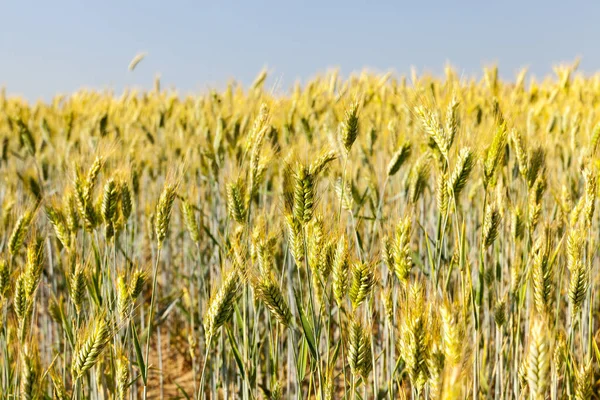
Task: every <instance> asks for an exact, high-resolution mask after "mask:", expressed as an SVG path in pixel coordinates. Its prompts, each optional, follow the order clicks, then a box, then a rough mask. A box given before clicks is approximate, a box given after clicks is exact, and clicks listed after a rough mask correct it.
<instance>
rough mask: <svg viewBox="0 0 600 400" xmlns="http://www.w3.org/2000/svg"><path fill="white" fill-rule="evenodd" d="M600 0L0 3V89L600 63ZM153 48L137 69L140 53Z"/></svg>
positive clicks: (46, 90)
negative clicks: (264, 73)
mask: <svg viewBox="0 0 600 400" xmlns="http://www.w3.org/2000/svg"><path fill="white" fill-rule="evenodd" d="M599 15H600V2H598V1H587V2H584V1H569V2H566V1H554V0H549V1H539V0H535V1H525V0H523V1H513V0H508V1H492V0H483V1H406V2H404V1H360V2H359V1H351V0H347V1H327V0H321V1H294V2H292V1H280V2H276V1H260V0H255V1H237V2H234V1H213V2H202V1H189V2H186V1H175V0H173V1H166V0H164V1H157V0H146V1H134V0H121V1H112V0H105V1H96V0H79V1H61V0H57V1H54V2H53V1H41V0H35V1H34V0H31V1H26V0H13V1H9V0H0V86H5V87H6V89H7V92H8V93H9V94H19V95H23V96H25V97H26V98H28V99H30V100H35V99H37V98H44V99H49V98H50V97H52V96H53V95H54V94H56V93H65V92H70V91H73V90H76V89H78V88H82V87H93V88H97V89H104V88H112V89H114V90H116V91H117V92H120V91H121V90H122V89H123V88H124V87H126V86H136V87H144V88H150V87H152V81H153V77H154V75H155V74H156V73H160V74H161V77H162V84H163V87H173V86H175V87H177V88H178V89H179V90H180V91H181V92H183V93H187V92H192V91H195V92H199V91H204V90H206V89H207V88H209V87H223V86H224V84H225V83H226V82H227V80H228V79H230V78H235V79H237V80H238V81H240V82H242V83H244V84H249V83H251V82H252V80H253V79H254V77H255V76H256V75H257V73H258V72H259V71H260V70H261V69H262V68H263V67H265V66H266V67H268V68H269V71H271V78H270V79H271V84H272V83H273V82H274V81H277V82H278V87H279V88H281V90H284V89H288V88H290V87H292V85H293V83H294V82H295V81H296V80H297V79H306V78H309V77H311V76H313V75H314V74H315V73H317V72H322V71H325V70H326V69H327V68H328V67H340V69H341V71H342V73H343V74H348V73H351V72H353V71H357V70H361V69H362V68H365V67H366V68H371V69H374V70H378V71H387V70H390V69H393V70H395V71H397V72H399V73H408V72H409V71H410V67H411V66H415V67H416V68H417V70H418V71H423V70H427V71H430V72H433V73H437V74H439V73H441V72H442V71H443V67H444V65H445V64H446V62H448V61H449V62H450V63H451V64H452V65H454V66H455V67H456V68H457V69H458V71H459V72H460V73H461V74H463V75H466V76H472V75H474V74H479V73H480V71H481V68H482V66H484V65H489V64H492V63H496V62H497V63H498V64H499V67H500V72H501V75H502V76H503V77H505V78H512V77H514V75H515V72H516V71H517V70H518V69H519V68H520V67H523V66H528V67H529V69H530V71H531V72H532V73H533V74H535V75H537V76H545V75H547V74H550V73H551V72H552V69H551V67H552V65H553V64H556V63H558V62H562V61H572V60H574V59H575V58H576V57H577V56H581V59H582V62H581V70H583V71H585V72H586V73H593V72H595V71H596V70H599V69H600V51H599V50H600V47H599V46H598V43H599V41H598V38H600V25H599V24H598V16H599ZM140 51H146V52H148V56H147V57H146V59H145V60H143V61H142V62H141V63H140V65H139V66H138V68H137V69H136V70H135V71H134V72H129V71H128V70H127V66H128V64H129V61H130V60H131V59H132V57H133V56H134V55H135V54H136V53H138V52H140Z"/></svg>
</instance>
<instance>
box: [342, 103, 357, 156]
mask: <svg viewBox="0 0 600 400" xmlns="http://www.w3.org/2000/svg"><path fill="white" fill-rule="evenodd" d="M358 130H359V121H358V102H354V103H352V105H351V106H350V108H349V109H348V110H346V117H345V120H344V122H343V123H342V125H341V126H340V141H341V142H342V145H343V146H344V149H345V150H346V153H350V150H351V149H352V145H353V144H354V142H355V141H356V138H357V137H358Z"/></svg>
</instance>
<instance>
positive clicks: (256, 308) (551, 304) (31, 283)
mask: <svg viewBox="0 0 600 400" xmlns="http://www.w3.org/2000/svg"><path fill="white" fill-rule="evenodd" d="M141 58H142V56H140V57H139V59H137V60H134V61H132V65H131V66H130V68H131V69H133V68H135V65H136V64H137V62H139V61H140V60H141ZM499 76H500V75H499V73H498V69H497V68H496V67H489V68H485V69H484V71H483V74H482V77H481V79H475V78H472V79H471V78H466V77H464V76H460V75H459V74H457V73H456V72H455V71H454V70H453V69H451V68H450V67H448V68H446V70H445V74H444V75H443V76H438V77H434V76H430V75H426V74H424V75H417V74H416V73H413V75H412V76H410V77H403V76H401V75H396V74H391V73H390V74H386V75H379V74H376V73H371V72H363V73H360V74H356V75H351V76H349V77H347V78H342V77H341V76H340V75H339V74H338V72H336V71H331V72H327V73H324V74H320V75H318V76H317V77H315V78H314V79H312V80H310V81H308V82H305V83H303V84H300V83H298V84H296V85H295V86H294V87H292V88H291V89H290V90H289V91H281V92H279V93H278V92H273V91H272V90H270V89H268V88H267V87H266V83H265V82H267V79H268V78H269V76H268V74H267V73H266V72H263V73H261V74H260V75H259V76H258V77H257V79H256V81H255V82H254V83H253V84H252V85H251V86H250V87H244V86H242V85H240V84H237V83H235V82H231V83H230V84H228V85H227V87H226V88H225V89H224V90H221V91H218V90H208V91H207V92H206V93H201V94H196V95H186V96H183V95H181V94H179V93H177V92H175V91H174V90H164V89H163V90H161V89H160V84H159V82H157V84H156V85H155V88H154V89H153V90H150V91H139V90H133V89H130V90H126V91H124V92H123V93H122V94H119V95H116V94H114V93H112V92H99V91H87V90H82V91H78V92H75V93H71V94H69V95H61V96H56V97H55V98H53V99H52V100H50V101H48V102H42V101H40V102H36V103H28V102H26V101H25V100H23V99H20V98H18V97H12V96H8V95H6V94H5V92H2V93H0V178H1V181H2V186H1V190H0V207H1V212H0V243H1V244H2V245H1V246H0V318H2V324H1V325H0V399H15V398H24V399H50V398H56V399H73V400H75V399H78V400H80V399H119V400H125V399H171V398H180V399H183V398H186V399H194V400H197V399H198V400H199V399H243V400H254V399H319V400H325V399H348V400H355V399H409V398H410V399H494V400H499V399H552V400H554V399H566V398H575V399H600V396H599V395H598V393H600V292H599V289H600V257H599V254H598V246H599V244H600V213H599V212H598V210H597V209H598V204H597V203H598V184H597V182H598V174H599V173H600V149H599V148H598V147H599V144H600V75H583V74H581V73H579V72H578V71H577V64H572V65H561V66H557V67H556V68H555V74H554V75H553V76H549V77H547V78H546V79H544V80H538V79H536V78H534V77H531V76H528V75H527V72H526V71H525V70H523V71H521V72H520V73H519V74H518V75H517V77H516V78H515V79H513V80H510V79H507V80H505V79H500V78H499Z"/></svg>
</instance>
